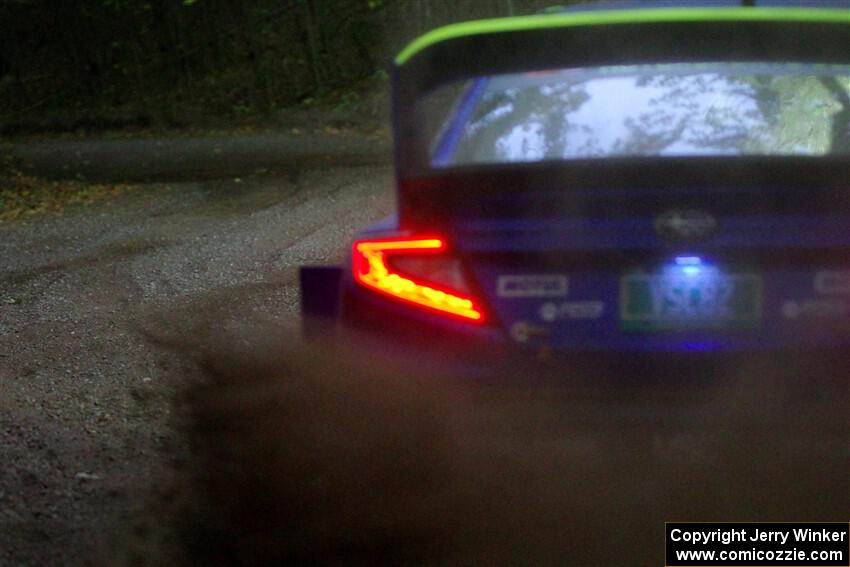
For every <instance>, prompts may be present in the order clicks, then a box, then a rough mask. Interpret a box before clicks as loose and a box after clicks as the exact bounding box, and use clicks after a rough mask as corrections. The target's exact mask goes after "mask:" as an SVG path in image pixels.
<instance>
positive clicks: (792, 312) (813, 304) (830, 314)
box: [782, 299, 850, 320]
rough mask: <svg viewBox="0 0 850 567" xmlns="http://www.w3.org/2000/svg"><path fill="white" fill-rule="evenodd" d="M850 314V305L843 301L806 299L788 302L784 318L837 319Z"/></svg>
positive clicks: (784, 307) (784, 306)
mask: <svg viewBox="0 0 850 567" xmlns="http://www.w3.org/2000/svg"><path fill="white" fill-rule="evenodd" d="M848 314H850V304H848V303H847V302H846V301H844V300H842V299H806V300H803V301H786V302H784V303H783V304H782V316H783V317H785V318H786V319H791V320H795V319H835V318H844V317H847V315H848Z"/></svg>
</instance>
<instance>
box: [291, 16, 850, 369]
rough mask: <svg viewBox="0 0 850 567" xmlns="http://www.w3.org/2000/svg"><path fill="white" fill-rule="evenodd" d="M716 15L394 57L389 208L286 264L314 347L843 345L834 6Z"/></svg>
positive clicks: (535, 22)
mask: <svg viewBox="0 0 850 567" xmlns="http://www.w3.org/2000/svg"><path fill="white" fill-rule="evenodd" d="M732 4H737V3H733V2H713V3H710V5H709V6H699V7H697V6H695V5H688V6H687V7H671V6H670V3H669V2H668V3H665V5H666V6H665V7H661V8H658V7H655V8H641V9H625V10H624V9H619V8H617V7H616V6H615V7H613V8H612V7H607V8H604V9H600V8H599V7H596V8H594V9H592V10H586V11H582V10H578V11H575V10H567V11H562V12H557V13H548V14H543V15H536V16H527V17H516V18H506V19H496V20H486V21H474V22H466V23H460V24H455V25H451V26H448V27H444V28H441V29H437V30H435V31H433V32H431V33H428V34H426V35H424V36H422V37H420V38H419V39H417V40H416V41H414V42H413V43H411V44H410V45H409V46H408V47H407V48H406V49H404V50H403V51H402V52H401V53H400V54H399V55H398V56H397V58H396V59H395V61H394V66H393V73H392V86H393V126H394V144H395V145H394V150H395V170H396V177H397V185H398V193H397V202H398V207H397V213H396V214H395V215H394V216H393V217H392V218H388V219H385V220H384V221H381V222H379V223H377V224H375V225H373V226H370V227H368V228H366V229H364V230H363V231H362V232H360V233H359V234H358V235H357V237H356V239H355V241H354V242H353V243H352V246H351V251H350V256H349V261H348V264H347V265H345V266H341V267H304V268H302V273H301V282H302V307H303V313H304V316H305V324H306V325H307V329H308V330H312V331H311V332H314V333H315V332H319V331H317V329H320V330H321V331H320V332H326V331H327V330H328V329H329V328H331V327H335V326H342V327H345V328H353V329H361V330H364V331H367V334H371V335H373V336H381V337H383V339H382V340H386V341H388V342H391V343H393V344H408V345H413V346H415V345H419V344H423V343H425V342H429V343H437V344H439V345H440V348H441V349H443V352H449V351H451V352H461V353H466V352H472V351H473V350H474V349H476V348H477V347H485V348H486V347H490V348H491V352H492V350H493V349H492V347H495V350H498V351H501V352H510V353H514V354H516V355H518V356H520V357H522V356H527V355H529V354H538V355H540V354H545V355H547V356H548V355H551V354H553V353H555V354H557V353H574V354H576V353H600V352H601V353H633V354H635V353H653V354H657V353H662V352H665V353H676V354H677V355H679V356H691V355H694V356H695V355H696V353H700V352H708V351H711V352H717V351H720V352H756V351H758V352H762V353H764V352H780V351H781V352H803V351H809V352H811V351H820V350H824V349H826V350H832V351H840V349H841V348H846V347H850V4H848V2H846V1H844V2H809V3H805V4H804V5H801V6H802V7H794V6H792V5H789V3H787V2H785V3H781V5H777V4H780V3H776V2H773V3H771V2H763V3H760V2H755V3H754V4H756V5H755V6H746V7H743V6H737V5H735V6H732ZM750 4H753V3H752V2H751V3H750ZM762 4H765V5H762ZM317 322H323V323H324V324H321V325H319V324H317ZM328 323H331V325H330V326H329V325H328Z"/></svg>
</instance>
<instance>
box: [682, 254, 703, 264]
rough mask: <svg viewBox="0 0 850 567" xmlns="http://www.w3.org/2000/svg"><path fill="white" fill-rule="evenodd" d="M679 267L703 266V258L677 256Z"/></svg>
mask: <svg viewBox="0 0 850 567" xmlns="http://www.w3.org/2000/svg"><path fill="white" fill-rule="evenodd" d="M676 265H677V266H701V265H702V258H700V257H699V256H676Z"/></svg>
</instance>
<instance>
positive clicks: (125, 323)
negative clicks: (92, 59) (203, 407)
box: [0, 165, 393, 566]
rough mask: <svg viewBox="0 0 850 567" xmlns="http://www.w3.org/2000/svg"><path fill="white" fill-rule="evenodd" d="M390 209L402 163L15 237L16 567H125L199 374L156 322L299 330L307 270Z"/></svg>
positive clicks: (4, 254)
mask: <svg viewBox="0 0 850 567" xmlns="http://www.w3.org/2000/svg"><path fill="white" fill-rule="evenodd" d="M110 167H111V166H110ZM228 173H234V172H233V171H232V170H229V171H228ZM392 198H393V196H392V187H391V175H390V172H389V169H388V168H387V167H380V166H378V167H334V166H333V165H331V166H325V167H321V168H311V169H300V168H297V167H293V168H291V171H290V172H289V174H288V175H287V176H286V177H284V178H279V177H269V176H262V175H260V176H257V175H248V176H243V177H241V178H240V179H239V180H238V181H234V180H233V179H232V178H229V179H220V180H212V181H207V182H190V183H174V184H159V185H146V186H142V187H141V188H140V189H139V190H137V191H133V192H130V193H128V194H126V195H123V196H121V197H119V198H117V199H115V200H114V201H110V202H106V203H98V204H96V205H92V206H89V207H86V208H78V209H71V210H69V211H67V212H66V214H64V215H62V216H58V217H54V216H49V217H42V218H38V219H32V220H30V221H27V222H22V223H15V224H8V225H3V226H0V258H2V262H0V455H2V464H0V565H15V566H18V565H20V566H24V565H26V566H29V565H32V566H46V565H88V564H101V563H102V564H112V561H111V560H106V559H107V558H109V554H110V553H111V551H110V547H109V546H110V545H111V544H110V541H111V539H112V538H113V537H114V533H115V526H116V525H121V524H122V523H127V522H128V519H129V518H130V516H131V515H132V513H133V511H134V510H135V509H137V508H139V507H141V506H143V505H144V501H145V499H146V498H147V497H148V495H149V492H150V491H151V490H152V489H153V488H154V487H155V486H156V485H157V482H158V481H161V480H162V477H163V475H166V476H167V473H168V469H169V459H179V458H180V454H181V450H182V441H181V440H179V439H175V436H174V434H173V433H172V425H173V423H171V415H170V414H171V411H172V401H173V399H172V398H173V396H172V394H173V392H174V390H175V383H174V382H173V381H174V380H175V379H180V380H182V379H183V378H185V373H186V368H185V367H184V366H183V365H184V363H183V362H182V361H181V359H180V358H179V357H177V356H175V355H172V354H169V353H168V352H166V351H162V350H158V349H155V348H152V347H151V346H150V345H148V344H146V342H145V340H144V339H143V338H142V337H141V335H140V332H139V327H140V325H144V324H146V323H150V321H151V320H156V319H157V318H161V316H162V315H163V314H165V315H166V316H174V319H172V320H173V321H187V320H191V319H192V315H191V313H192V312H193V310H194V309H195V308H196V305H198V304H203V305H205V306H206V307H204V309H205V311H206V312H207V313H209V312H210V310H211V309H214V310H215V311H216V314H215V316H214V317H211V318H208V319H206V320H207V321H214V322H215V323H214V325H216V326H220V327H221V328H228V326H239V325H242V324H245V323H246V322H250V321H256V320H258V319H259V320H262V319H270V320H273V321H276V322H278V323H280V324H281V325H284V326H286V325H290V326H291V325H293V324H294V323H295V321H296V320H297V319H296V317H295V315H294V314H295V312H296V309H297V303H298V290H297V275H296V267H297V266H298V265H299V264H301V263H309V262H316V263H324V262H328V261H331V260H333V259H334V258H337V257H338V256H339V255H340V253H341V250H342V248H343V246H344V243H345V242H346V241H347V240H348V239H349V238H350V237H351V235H352V233H353V231H354V230H355V228H356V227H360V226H362V225H364V224H365V223H367V222H369V221H371V220H373V219H376V218H379V217H381V216H382V215H385V214H387V213H388V212H389V211H390V210H391V205H392ZM181 310H182V311H181ZM179 313H182V315H179ZM175 314H178V315H175ZM167 318H168V317H166V319H167ZM153 325H154V326H156V323H153ZM148 326H150V325H148ZM158 330H159V331H165V332H166V333H167V332H168V331H169V329H162V328H161V327H159V328H158Z"/></svg>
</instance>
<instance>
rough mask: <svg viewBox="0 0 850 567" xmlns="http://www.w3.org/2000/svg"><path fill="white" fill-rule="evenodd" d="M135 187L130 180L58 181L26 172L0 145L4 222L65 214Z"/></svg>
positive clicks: (1, 216) (0, 214)
mask: <svg viewBox="0 0 850 567" xmlns="http://www.w3.org/2000/svg"><path fill="white" fill-rule="evenodd" d="M133 189H135V186H133V185H126V184H95V183H85V182H82V181H67V180H62V181H55V180H48V179H42V178H39V177H34V176H31V175H26V174H25V173H24V172H22V171H21V169H20V167H19V165H18V164H17V163H16V162H15V160H14V159H13V158H12V156H11V155H10V151H9V148H8V147H2V146H0V223H4V222H11V221H16V220H22V219H25V218H28V217H33V216H36V215H42V214H61V213H62V212H64V211H65V210H66V209H67V208H68V207H72V206H76V205H86V204H89V203H93V202H95V201H102V200H104V199H109V198H112V197H115V196H117V195H120V194H122V193H125V192H127V191H131V190H133Z"/></svg>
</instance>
